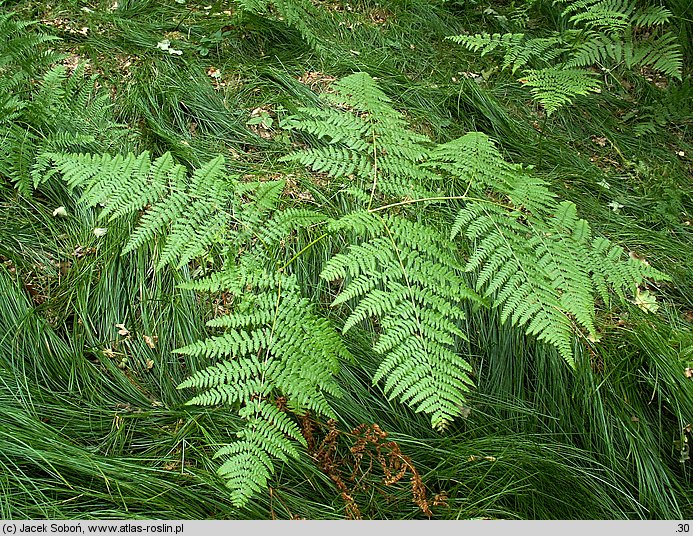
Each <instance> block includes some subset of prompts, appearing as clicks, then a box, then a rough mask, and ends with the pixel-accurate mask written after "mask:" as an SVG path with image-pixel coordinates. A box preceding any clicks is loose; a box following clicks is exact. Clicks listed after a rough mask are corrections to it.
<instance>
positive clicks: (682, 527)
mask: <svg viewBox="0 0 693 536" xmlns="http://www.w3.org/2000/svg"><path fill="white" fill-rule="evenodd" d="M690 530H691V527H690V525H689V524H688V523H679V524H678V525H676V532H681V533H683V532H690Z"/></svg>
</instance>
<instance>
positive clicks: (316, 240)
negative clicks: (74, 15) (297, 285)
mask: <svg viewBox="0 0 693 536" xmlns="http://www.w3.org/2000/svg"><path fill="white" fill-rule="evenodd" d="M327 236H329V233H324V234H323V235H321V236H319V237H318V238H316V239H315V240H313V241H312V242H310V243H309V244H306V245H305V246H304V247H302V248H301V251H299V252H298V253H296V255H294V256H293V257H291V259H289V262H287V263H286V264H285V265H284V266H282V267H280V268H279V271H280V272H283V271H284V270H286V268H287V267H288V266H289V265H290V264H291V263H293V262H294V261H295V260H296V259H298V258H299V257H300V256H301V255H302V254H303V252H304V251H305V250H307V249H308V248H310V247H312V246H314V245H315V244H317V243H318V242H320V241H321V240H323V239H324V238H325V237H327Z"/></svg>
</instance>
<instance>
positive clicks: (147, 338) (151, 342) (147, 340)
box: [142, 335, 159, 349]
mask: <svg viewBox="0 0 693 536" xmlns="http://www.w3.org/2000/svg"><path fill="white" fill-rule="evenodd" d="M142 338H143V339H144V342H145V343H146V344H147V346H149V347H150V348H151V349H154V348H156V343H157V342H158V341H159V337H157V336H156V335H154V336H153V337H150V336H149V335H142Z"/></svg>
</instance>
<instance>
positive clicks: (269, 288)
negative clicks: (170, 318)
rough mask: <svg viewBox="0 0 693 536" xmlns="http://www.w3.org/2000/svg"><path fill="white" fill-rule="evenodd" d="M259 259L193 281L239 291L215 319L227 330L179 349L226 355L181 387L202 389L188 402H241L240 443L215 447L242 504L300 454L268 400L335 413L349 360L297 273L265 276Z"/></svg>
mask: <svg viewBox="0 0 693 536" xmlns="http://www.w3.org/2000/svg"><path fill="white" fill-rule="evenodd" d="M255 261H257V262H255ZM255 261H254V260H253V259H252V258H249V259H246V260H245V261H244V262H243V263H242V264H241V265H240V266H235V267H233V268H230V269H228V270H226V271H224V272H222V273H220V274H215V275H214V276H212V277H210V278H207V280H206V281H205V282H202V283H197V284H193V285H192V286H193V287H195V288H198V289H208V290H212V291H217V290H220V289H225V290H227V291H229V292H231V293H233V294H234V295H235V297H236V300H235V301H234V309H233V311H232V312H231V313H230V314H229V315H227V316H225V317H221V318H218V319H215V320H213V321H210V322H209V325H210V326H212V327H216V328H222V329H224V333H223V334H222V335H218V336H213V337H210V338H207V339H205V340H203V341H197V342H195V343H193V344H190V345H188V346H186V347H184V348H180V349H178V350H176V353H181V354H188V355H197V356H206V357H208V358H221V359H223V360H224V361H222V362H221V363H218V364H215V365H211V366H210V367H208V368H206V369H203V370H201V371H198V372H196V373H194V374H193V375H192V376H191V377H190V378H188V379H187V380H186V381H184V382H183V383H181V384H180V385H179V388H187V387H195V388H198V389H203V390H204V391H203V392H202V393H200V394H198V395H197V396H196V397H194V398H193V399H192V400H191V401H190V402H189V403H190V404H205V405H215V404H220V403H226V404H238V405H240V410H239V415H240V416H241V417H243V418H244V419H246V420H247V421H248V424H247V426H246V427H245V428H244V429H243V430H242V431H241V432H240V433H239V440H238V441H236V442H234V443H231V444H230V445H228V446H226V447H222V449H220V450H219V451H218V453H217V455H218V456H224V457H227V460H226V462H225V463H224V465H222V467H221V468H220V469H219V471H220V474H221V475H222V476H223V477H224V478H226V479H227V480H228V483H227V485H228V486H229V487H230V488H231V489H232V498H234V499H233V500H234V504H237V505H238V506H242V505H243V504H245V502H246V501H247V500H248V499H249V498H250V497H251V496H252V494H253V493H255V492H256V491H258V490H259V489H261V487H262V486H264V485H266V481H267V479H268V478H269V477H270V476H271V474H272V472H273V465H272V464H271V459H272V458H278V459H280V460H283V461H286V460H287V459H288V458H289V457H296V456H298V451H297V450H296V447H295V446H294V443H295V442H299V443H304V440H303V437H302V436H301V434H300V431H299V430H298V427H297V426H296V424H295V423H294V422H293V421H292V420H291V419H290V418H289V417H288V416H287V414H285V413H284V412H282V411H280V410H279V409H278V408H277V407H276V406H275V405H273V404H271V403H269V402H268V400H269V399H270V398H272V397H274V396H279V394H281V396H283V397H286V398H287V406H288V407H291V408H292V409H294V410H296V411H301V412H304V411H307V410H308V411H312V412H314V413H316V414H319V415H326V416H330V417H334V413H333V411H332V409H331V408H330V405H329V403H328V401H327V399H326V396H325V395H326V394H330V395H332V396H339V395H340V389H339V387H338V385H337V383H336V382H335V380H334V374H335V373H336V372H337V371H338V369H339V364H340V362H341V361H342V360H343V359H348V360H350V359H351V356H350V354H349V352H348V351H347V349H346V347H345V346H344V343H343V341H342V339H341V337H340V336H339V334H338V333H337V332H336V331H335V330H334V329H333V328H332V326H331V324H330V323H329V322H328V321H327V320H325V319H324V318H322V317H321V316H319V315H318V314H317V313H316V311H315V310H314V307H313V305H312V303H311V302H310V301H309V300H307V299H306V298H303V297H302V296H301V295H300V292H299V289H298V285H297V284H296V281H295V279H294V278H293V277H291V276H284V275H280V274H274V275H272V276H270V277H263V274H265V275H266V268H265V267H264V266H263V262H262V261H261V260H260V259H256V260H255ZM268 461H269V463H266V462H268Z"/></svg>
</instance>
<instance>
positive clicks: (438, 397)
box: [321, 215, 479, 429]
mask: <svg viewBox="0 0 693 536" xmlns="http://www.w3.org/2000/svg"><path fill="white" fill-rule="evenodd" d="M353 221H354V222H355V224H356V225H357V226H358V227H361V222H360V220H359V219H358V218H356V219H354V220H353ZM342 223H343V224H344V223H345V222H342ZM369 227H370V228H371V229H372V230H373V231H375V230H376V228H375V227H374V226H373V225H372V224H370V222H369ZM381 228H382V231H384V232H382V231H381V232H382V235H381V236H376V237H374V238H372V239H370V240H367V241H365V242H363V243H361V244H357V245H352V246H350V248H349V251H348V253H344V254H338V255H335V256H334V257H332V259H330V261H328V263H327V264H326V265H325V268H324V270H323V272H322V273H321V277H322V278H323V279H326V280H328V281H330V280H334V279H345V280H347V281H348V282H347V283H346V286H345V288H344V290H343V291H342V293H341V294H340V295H339V296H338V297H337V298H336V299H335V300H334V302H333V305H334V306H336V305H339V304H342V303H345V302H347V301H350V300H358V303H357V305H356V307H355V308H354V309H353V310H352V312H351V314H350V315H349V317H348V318H347V320H346V322H345V324H344V328H343V330H344V331H345V332H346V331H348V330H350V329H352V328H353V327H355V326H356V325H357V324H359V323H361V322H363V321H365V320H369V319H370V318H372V317H375V318H378V319H379V321H380V324H381V326H382V333H381V335H380V337H379V339H378V342H377V343H376V345H375V346H374V349H375V350H376V352H378V353H381V354H383V362H382V364H381V366H380V368H379V369H378V372H377V373H376V375H375V377H374V382H377V381H380V380H381V379H386V378H388V379H387V381H386V382H385V392H386V393H387V394H388V396H389V398H399V399H400V400H401V401H402V402H405V403H408V404H410V405H412V407H414V409H415V410H416V411H424V412H426V413H428V414H430V415H431V422H432V424H433V426H434V427H436V428H441V429H442V428H445V426H447V424H448V423H449V422H450V421H451V420H452V419H453V418H454V417H455V416H456V415H458V414H459V411H460V409H459V408H460V405H461V404H462V403H463V401H464V394H465V393H466V392H468V391H469V389H470V386H471V385H472V380H471V378H470V377H469V371H470V366H469V364H468V363H467V362H466V361H465V360H464V358H463V357H462V356H461V355H459V354H457V353H456V347H457V342H458V340H464V339H465V336H464V332H463V331H462V330H461V329H460V328H459V327H458V322H460V321H461V320H463V319H464V317H465V315H464V311H463V310H462V308H461V307H462V303H463V302H464V301H466V300H474V301H479V298H478V296H477V295H476V294H475V293H474V292H473V291H472V290H471V289H469V288H468V287H467V286H466V283H465V280H464V277H463V270H462V265H461V264H460V263H459V262H458V261H457V259H456V258H455V256H454V255H453V254H452V251H453V248H452V247H451V244H450V243H448V242H447V241H446V239H445V238H443V237H442V236H441V235H440V234H438V233H437V232H436V231H435V230H434V229H433V228H431V227H430V226H426V225H423V224H420V223H415V222H411V221H409V220H406V219H404V218H401V217H397V216H390V215H387V216H384V217H382V222H381ZM393 378H394V379H393Z"/></svg>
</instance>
